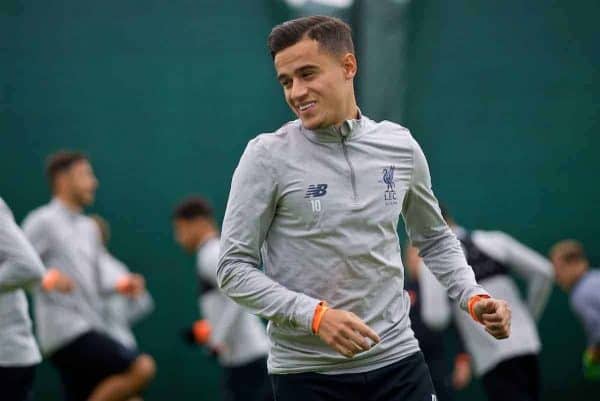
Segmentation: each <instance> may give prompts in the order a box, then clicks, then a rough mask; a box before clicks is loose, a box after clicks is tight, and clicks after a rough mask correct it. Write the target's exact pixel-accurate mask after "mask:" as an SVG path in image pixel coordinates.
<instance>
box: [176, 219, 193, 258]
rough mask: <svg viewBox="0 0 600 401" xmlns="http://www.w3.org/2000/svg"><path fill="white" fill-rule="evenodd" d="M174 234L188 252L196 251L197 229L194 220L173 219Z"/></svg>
mask: <svg viewBox="0 0 600 401" xmlns="http://www.w3.org/2000/svg"><path fill="white" fill-rule="evenodd" d="M173 235H174V236H175V241H176V242H177V243H178V244H179V245H180V246H181V247H182V248H183V249H184V250H186V251H187V252H194V251H195V248H196V238H197V234H196V229H195V224H194V221H193V220H186V219H175V220H174V221H173Z"/></svg>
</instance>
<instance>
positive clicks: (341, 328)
mask: <svg viewBox="0 0 600 401" xmlns="http://www.w3.org/2000/svg"><path fill="white" fill-rule="evenodd" d="M317 335H318V336H319V337H321V339H322V340H323V341H324V342H325V343H326V344H327V345H329V346H330V347H331V348H333V349H334V350H336V351H337V352H339V353H340V354H342V355H344V356H345V357H347V358H352V357H353V356H354V355H356V354H358V353H361V352H363V351H367V350H369V349H371V347H372V345H371V344H370V343H369V341H368V339H370V340H371V341H373V343H374V344H377V343H378V342H379V341H380V339H379V336H378V335H377V333H375V332H374V331H373V329H371V328H370V327H369V326H367V325H366V324H365V323H364V322H363V321H362V320H360V318H359V317H358V316H356V315H355V314H354V313H352V312H347V311H344V310H340V309H327V310H326V311H325V313H324V314H323V317H322V318H321V323H320V325H319V331H318V333H317ZM374 344H373V345H374Z"/></svg>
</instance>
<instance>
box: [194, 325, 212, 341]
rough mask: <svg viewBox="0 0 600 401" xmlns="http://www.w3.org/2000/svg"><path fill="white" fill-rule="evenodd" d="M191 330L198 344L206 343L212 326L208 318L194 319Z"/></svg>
mask: <svg viewBox="0 0 600 401" xmlns="http://www.w3.org/2000/svg"><path fill="white" fill-rule="evenodd" d="M192 332H193V333H194V339H195V340H196V342H197V343H198V344H206V343H207V342H208V340H209V339H210V335H211V334H212V327H211V325H210V323H209V322H208V320H196V321H195V322H194V324H193V325H192Z"/></svg>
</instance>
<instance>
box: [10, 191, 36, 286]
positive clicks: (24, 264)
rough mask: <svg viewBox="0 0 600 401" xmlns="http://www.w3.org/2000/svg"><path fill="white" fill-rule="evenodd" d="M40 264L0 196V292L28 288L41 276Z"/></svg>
mask: <svg viewBox="0 0 600 401" xmlns="http://www.w3.org/2000/svg"><path fill="white" fill-rule="evenodd" d="M44 273H45V268H44V265H43V264H42V261H41V260H40V258H39V256H38V255H37V253H36V251H35V249H34V248H33V246H32V245H31V244H30V243H29V241H28V240H27V239H26V238H25V235H24V234H23V232H22V231H21V229H20V228H19V227H18V226H17V224H16V223H15V221H14V218H13V215H12V213H11V211H10V210H9V209H8V206H7V205H6V204H5V203H4V201H3V200H2V199H1V198H0V293H1V292H8V291H13V290H15V289H17V288H25V289H29V288H30V287H32V286H34V285H37V284H39V283H40V281H41V280H42V278H43V276H44Z"/></svg>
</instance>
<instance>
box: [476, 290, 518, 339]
mask: <svg viewBox="0 0 600 401" xmlns="http://www.w3.org/2000/svg"><path fill="white" fill-rule="evenodd" d="M473 313H474V314H475V316H477V320H479V322H481V324H483V325H484V326H485V331H487V332H488V333H490V334H491V335H492V336H494V337H495V338H497V339H499V340H501V339H504V338H508V336H509V335H510V320H511V311H510V307H509V306H508V303H506V301H503V300H501V299H494V298H481V299H480V300H479V301H477V303H476V304H475V305H474V307H473Z"/></svg>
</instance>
